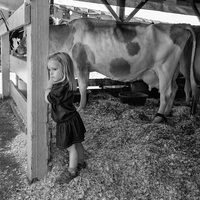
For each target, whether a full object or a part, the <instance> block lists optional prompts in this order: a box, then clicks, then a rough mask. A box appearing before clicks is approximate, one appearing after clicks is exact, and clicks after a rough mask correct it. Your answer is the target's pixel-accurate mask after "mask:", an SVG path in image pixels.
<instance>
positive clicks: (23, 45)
mask: <svg viewBox="0 0 200 200" xmlns="http://www.w3.org/2000/svg"><path fill="white" fill-rule="evenodd" d="M15 53H16V54H18V55H20V56H22V55H26V37H23V38H22V40H21V41H20V43H19V45H18V47H17V48H16V50H15Z"/></svg>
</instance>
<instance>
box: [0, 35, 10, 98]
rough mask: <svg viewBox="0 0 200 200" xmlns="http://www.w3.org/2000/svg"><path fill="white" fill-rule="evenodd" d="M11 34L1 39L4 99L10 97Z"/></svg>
mask: <svg viewBox="0 0 200 200" xmlns="http://www.w3.org/2000/svg"><path fill="white" fill-rule="evenodd" d="M9 51H10V48H9V34H5V35H3V36H2V37H1V67H2V97H3V98H7V97H9V96H10V62H9Z"/></svg>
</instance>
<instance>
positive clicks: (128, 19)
mask: <svg viewBox="0 0 200 200" xmlns="http://www.w3.org/2000/svg"><path fill="white" fill-rule="evenodd" d="M147 1H148V0H143V1H141V2H140V3H139V4H138V5H137V7H136V8H135V9H134V10H133V11H132V12H131V13H130V14H129V16H128V17H127V18H126V19H125V20H124V21H125V22H128V21H130V20H131V19H132V18H133V16H134V15H135V14H136V13H137V12H138V11H139V10H140V9H141V8H142V7H143V6H144V5H145V4H146V3H147Z"/></svg>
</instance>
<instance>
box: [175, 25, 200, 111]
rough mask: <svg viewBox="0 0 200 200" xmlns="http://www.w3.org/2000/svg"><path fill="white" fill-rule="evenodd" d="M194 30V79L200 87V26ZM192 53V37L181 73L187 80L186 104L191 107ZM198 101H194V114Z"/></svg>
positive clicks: (184, 53)
mask: <svg viewBox="0 0 200 200" xmlns="http://www.w3.org/2000/svg"><path fill="white" fill-rule="evenodd" d="M193 29H194V30H195V33H196V52H195V59H194V78H195V80H196V83H197V85H198V86H200V26H193ZM191 52H192V37H190V38H189V40H188V41H187V43H186V45H185V48H184V50H183V53H182V55H181V58H180V62H179V64H180V72H181V73H182V74H183V76H184V78H185V86H184V91H185V96H186V104H187V105H188V106H190V95H191V84H190V63H191ZM197 101H198V99H197V98H196V99H194V101H193V104H194V106H192V109H193V110H192V111H191V112H192V113H194V112H195V110H196V105H197Z"/></svg>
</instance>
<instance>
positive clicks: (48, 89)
mask: <svg viewBox="0 0 200 200" xmlns="http://www.w3.org/2000/svg"><path fill="white" fill-rule="evenodd" d="M53 84H54V82H53V81H52V80H51V79H50V80H49V81H48V83H47V89H46V90H45V101H46V102H47V103H50V102H49V101H48V99H47V96H48V95H49V93H50V92H51V88H52V86H53Z"/></svg>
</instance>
